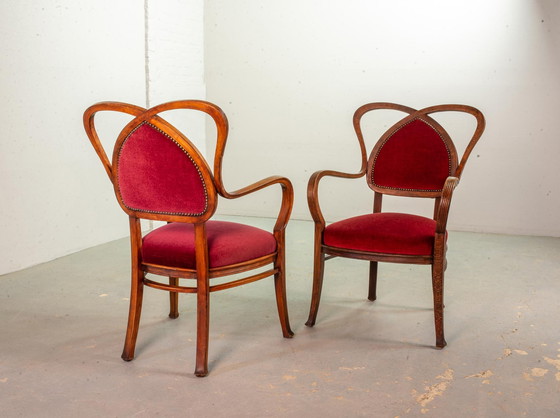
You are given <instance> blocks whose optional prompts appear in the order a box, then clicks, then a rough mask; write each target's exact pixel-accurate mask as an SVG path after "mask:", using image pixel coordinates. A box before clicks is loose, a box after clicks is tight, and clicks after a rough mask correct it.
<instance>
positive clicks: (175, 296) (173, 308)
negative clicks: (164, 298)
mask: <svg viewBox="0 0 560 418" xmlns="http://www.w3.org/2000/svg"><path fill="white" fill-rule="evenodd" d="M169 284H170V285H171V286H177V285H179V279H178V278H177V277H170V278H169ZM178 316H179V293H178V292H169V317H170V318H172V319H175V318H177V317H178Z"/></svg>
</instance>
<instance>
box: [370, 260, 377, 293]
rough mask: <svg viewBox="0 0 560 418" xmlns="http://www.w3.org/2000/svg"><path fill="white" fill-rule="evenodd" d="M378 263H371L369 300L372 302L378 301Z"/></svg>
mask: <svg viewBox="0 0 560 418" xmlns="http://www.w3.org/2000/svg"><path fill="white" fill-rule="evenodd" d="M377 265H378V263H377V261H370V262H369V291H368V299H369V300H371V301H372V302H373V301H374V300H375V299H377Z"/></svg>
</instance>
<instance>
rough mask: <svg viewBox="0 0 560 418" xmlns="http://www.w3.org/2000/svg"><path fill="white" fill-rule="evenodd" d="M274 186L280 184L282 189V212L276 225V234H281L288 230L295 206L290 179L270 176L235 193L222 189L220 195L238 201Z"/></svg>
mask: <svg viewBox="0 0 560 418" xmlns="http://www.w3.org/2000/svg"><path fill="white" fill-rule="evenodd" d="M274 184H279V185H280V186H281V187H282V204H281V205H280V212H279V213H278V216H277V218H276V224H275V225H274V232H280V231H283V230H284V229H285V228H286V225H287V224H288V220H289V219H290V214H291V213H292V207H293V205H294V187H293V186H292V182H291V181H290V180H289V179H288V178H286V177H281V176H270V177H267V178H265V179H262V180H260V181H257V182H256V183H253V184H251V185H249V186H246V187H243V188H241V189H239V190H236V191H234V192H227V191H226V190H225V189H224V188H223V187H222V188H221V190H220V192H221V193H220V194H221V195H222V196H223V197H225V198H226V199H237V198H239V197H242V196H246V195H248V194H250V193H254V192H257V191H259V190H261V189H264V188H265V187H269V186H272V185H274Z"/></svg>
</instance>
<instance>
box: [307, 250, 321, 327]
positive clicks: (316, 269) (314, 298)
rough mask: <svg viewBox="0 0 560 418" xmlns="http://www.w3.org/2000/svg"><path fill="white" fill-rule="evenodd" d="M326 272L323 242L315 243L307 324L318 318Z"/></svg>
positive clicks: (310, 324) (313, 322)
mask: <svg viewBox="0 0 560 418" xmlns="http://www.w3.org/2000/svg"><path fill="white" fill-rule="evenodd" d="M324 272H325V254H323V252H322V251H321V243H320V242H316V243H315V255H314V258H313V290H312V293H311V307H310V308H309V318H308V319H307V322H306V323H305V325H307V326H308V327H312V326H313V325H315V320H316V319H317V312H318V311H319V302H320V300H321V290H322V288H323V275H324Z"/></svg>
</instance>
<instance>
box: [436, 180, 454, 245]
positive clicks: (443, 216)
mask: <svg viewBox="0 0 560 418" xmlns="http://www.w3.org/2000/svg"><path fill="white" fill-rule="evenodd" d="M458 184H459V179H458V178H457V177H453V176H449V177H447V179H446V180H445V184H444V185H443V190H442V191H441V199H440V202H439V207H438V211H437V215H436V233H437V234H444V233H445V231H446V229H447V218H448V216H449V207H450V206H451V198H452V197H453V190H455V187H457V185H458Z"/></svg>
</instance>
